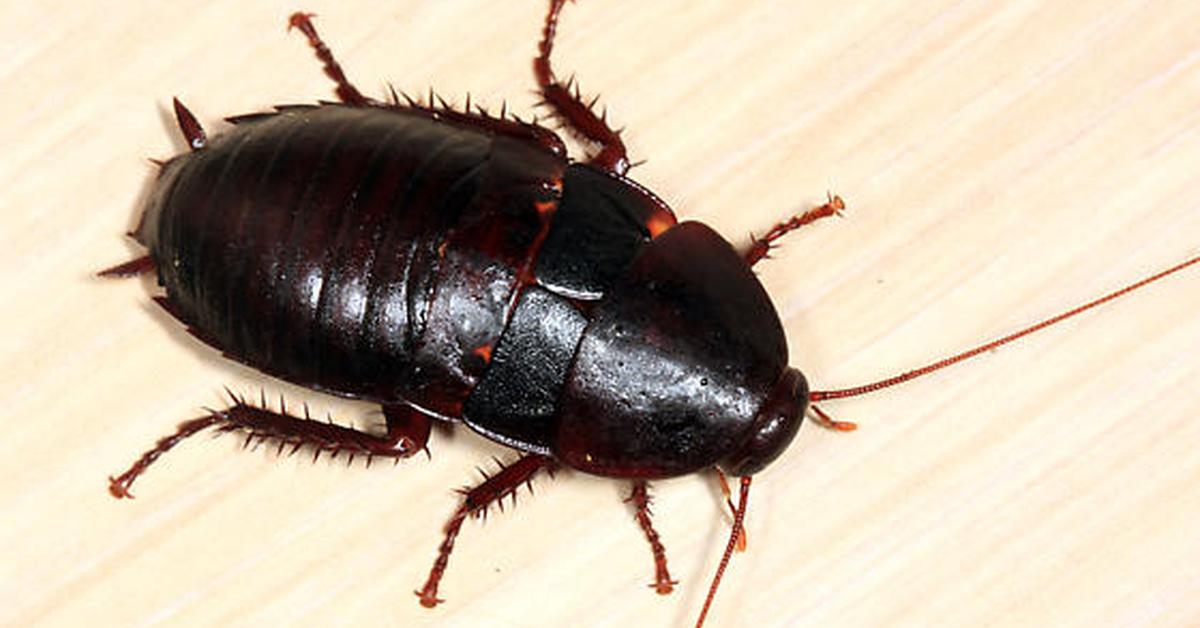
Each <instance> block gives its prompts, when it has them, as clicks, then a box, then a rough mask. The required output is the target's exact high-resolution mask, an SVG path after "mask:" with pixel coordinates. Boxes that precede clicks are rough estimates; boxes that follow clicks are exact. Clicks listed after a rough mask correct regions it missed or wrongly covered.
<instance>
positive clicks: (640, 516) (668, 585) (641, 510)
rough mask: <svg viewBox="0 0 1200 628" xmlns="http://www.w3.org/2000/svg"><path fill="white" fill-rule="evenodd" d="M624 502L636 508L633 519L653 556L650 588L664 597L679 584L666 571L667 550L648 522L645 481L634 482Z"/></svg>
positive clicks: (648, 511)
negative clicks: (652, 573) (639, 527)
mask: <svg viewBox="0 0 1200 628" xmlns="http://www.w3.org/2000/svg"><path fill="white" fill-rule="evenodd" d="M625 501H627V502H633V505H634V508H636V511H635V512H634V517H635V518H636V519H637V522H638V525H639V526H641V528H642V532H644V533H645V534H646V540H647V541H649V542H650V551H651V552H652V553H653V554H654V584H652V585H650V586H652V587H654V590H655V591H657V592H658V593H659V595H666V594H668V593H670V592H671V591H672V590H674V588H675V585H677V584H679V582H678V581H676V580H672V579H671V574H670V572H668V571H667V550H666V548H664V547H663V544H662V541H661V540H659V537H658V531H656V530H655V529H654V523H653V522H652V521H650V492H649V490H648V486H647V484H646V481H645V480H635V481H634V482H633V490H632V492H630V494H629V497H628V498H627V499H626V500H625Z"/></svg>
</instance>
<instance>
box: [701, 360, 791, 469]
mask: <svg viewBox="0 0 1200 628" xmlns="http://www.w3.org/2000/svg"><path fill="white" fill-rule="evenodd" d="M807 409H808V382H807V381H806V380H805V379H804V375H803V374H802V373H801V372H800V371H798V370H796V369H794V368H790V367H789V368H788V369H786V370H784V372H783V375H782V376H780V378H779V381H778V382H776V383H775V388H774V389H772V391H771V394H770V395H768V396H767V399H766V401H764V402H763V404H762V407H761V408H759V410H758V415H757V416H755V418H754V423H753V425H752V426H751V428H750V431H751V436H750V439H749V440H747V441H746V443H745V444H744V445H742V446H741V448H739V449H738V450H737V451H736V452H734V453H733V454H732V455H730V456H727V457H726V458H725V459H724V460H722V461H721V462H720V463H718V465H717V466H718V467H720V468H721V470H722V471H724V472H725V473H727V474H729V475H736V476H746V475H753V474H755V473H758V472H759V471H761V470H762V469H763V468H764V467H766V466H767V465H768V464H770V463H771V462H772V461H773V460H775V459H776V458H778V457H779V455H780V454H782V453H783V450H785V449H787V447H788V445H790V444H791V443H792V439H793V438H795V436H796V432H797V431H798V430H799V429H800V424H801V423H802V422H804V412H805V410H807Z"/></svg>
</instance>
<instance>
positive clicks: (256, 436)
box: [108, 394, 430, 498]
mask: <svg viewBox="0 0 1200 628" xmlns="http://www.w3.org/2000/svg"><path fill="white" fill-rule="evenodd" d="M230 396H231V397H233V395H232V394H231V395H230ZM233 401H234V404H233V405H232V406H230V407H229V408H226V409H225V410H218V411H213V412H211V413H209V414H208V415H207V416H202V417H200V418H197V419H192V420H190V421H185V422H183V423H181V424H180V425H179V428H178V429H177V430H176V431H175V432H174V433H173V434H171V435H169V436H166V437H163V438H161V439H159V441H158V442H157V443H155V445H154V447H152V448H151V449H150V450H149V451H147V452H146V453H144V454H142V456H141V457H140V458H138V460H137V461H136V462H134V463H133V465H131V466H130V467H129V469H128V470H126V471H125V472H124V473H122V474H121V475H118V476H116V477H112V476H110V477H109V478H108V492H109V493H112V496H113V497H117V498H124V497H130V498H131V497H133V494H132V493H130V492H129V488H130V487H131V486H132V485H133V482H134V480H136V479H137V478H138V476H140V475H141V474H142V473H143V472H144V471H145V470H146V469H147V468H148V467H149V466H150V465H151V464H154V461H155V460H157V459H158V458H159V457H160V456H162V455H163V454H165V453H167V452H168V451H170V450H171V449H172V448H173V447H175V446H176V445H178V444H179V443H181V442H183V440H184V439H186V438H188V437H189V436H193V435H195V434H198V433H200V432H202V431H204V430H205V429H208V428H210V427H211V428H214V429H216V431H217V432H238V433H241V434H245V438H246V441H245V444H246V445H250V444H251V443H254V442H256V441H257V442H262V441H273V442H276V443H278V452H279V453H282V452H283V450H284V448H290V452H289V453H295V452H296V451H297V450H299V449H301V448H303V447H309V448H310V449H312V450H313V460H316V459H317V457H319V456H320V455H321V453H328V454H330V455H331V456H332V457H337V456H338V454H341V453H345V454H347V455H348V456H349V460H351V461H352V460H353V459H354V457H355V456H359V455H362V456H366V458H367V464H370V462H371V460H372V459H374V458H392V459H394V460H398V459H400V458H407V457H409V456H411V455H413V454H415V453H416V452H418V451H422V450H424V449H425V445H426V442H427V441H428V440H429V428H430V419H429V417H427V416H425V415H423V414H420V413H418V412H417V411H416V410H413V409H411V408H406V407H400V406H385V407H384V416H385V417H386V419H387V435H386V436H376V435H374V434H368V433H367V432H363V431H360V430H356V429H353V428H349V427H343V426H341V425H334V424H333V423H330V422H323V421H317V420H314V419H312V418H309V416H308V411H307V409H306V410H305V416H303V417H297V416H292V415H290V414H288V413H287V410H286V409H285V408H283V407H282V405H283V404H282V401H281V402H280V406H281V407H280V411H279V412H275V411H273V410H268V409H267V408H266V400H265V399H264V400H263V401H262V403H261V405H259V406H255V405H253V404H250V403H247V402H246V400H245V399H244V398H240V397H233Z"/></svg>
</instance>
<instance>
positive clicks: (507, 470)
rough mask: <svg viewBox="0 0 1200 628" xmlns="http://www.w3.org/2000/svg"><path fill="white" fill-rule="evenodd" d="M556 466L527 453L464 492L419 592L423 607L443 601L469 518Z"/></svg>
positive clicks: (464, 489) (417, 592)
mask: <svg viewBox="0 0 1200 628" xmlns="http://www.w3.org/2000/svg"><path fill="white" fill-rule="evenodd" d="M555 466H556V465H555V463H554V461H553V460H552V459H550V458H548V457H546V456H539V455H536V454H526V455H524V456H521V457H520V458H518V459H517V460H515V461H513V462H511V463H509V464H507V465H502V466H501V467H500V469H499V470H498V471H496V472H495V473H493V474H492V475H490V476H488V477H486V479H484V481H483V482H481V483H480V484H479V485H478V486H476V487H474V488H463V489H461V490H460V492H461V493H462V495H463V501H462V504H461V505H459V507H458V509H457V510H455V511H454V514H453V515H451V516H450V520H449V521H447V522H446V527H445V528H443V530H444V532H445V534H446V537H445V539H443V540H442V544H441V545H440V546H438V555H437V558H436V559H435V560H434V561H433V567H432V568H431V569H430V570H429V578H428V579H426V580H425V586H423V587H421V590H420V591H416V592H415V593H416V594H417V596H418V597H420V598H421V606H424V607H425V608H433V607H434V606H437V605H438V604H439V603H441V602H442V601H443V600H442V599H440V598H438V596H437V590H438V583H440V582H441V581H442V576H443V575H444V574H445V573H446V564H447V563H449V562H450V552H452V551H454V540H455V539H456V538H457V537H458V531H459V529H461V528H462V524H463V521H464V520H465V519H466V518H467V517H468V516H475V517H479V516H483V514H484V513H486V512H487V509H488V507H489V506H491V505H492V504H497V505H499V504H500V503H501V501H502V500H503V499H504V498H506V497H509V496H515V495H516V491H517V489H519V488H521V485H522V484H528V483H529V482H531V481H532V480H533V476H535V475H537V472H538V471H542V470H546V471H548V472H553V470H554V469H555ZM514 499H515V497H514Z"/></svg>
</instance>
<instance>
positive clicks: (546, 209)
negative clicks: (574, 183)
mask: <svg viewBox="0 0 1200 628" xmlns="http://www.w3.org/2000/svg"><path fill="white" fill-rule="evenodd" d="M533 208H534V209H536V210H537V213H538V214H539V215H541V216H543V217H544V216H547V215H549V214H552V213H554V210H555V209H557V208H558V201H538V202H536V203H534V204H533Z"/></svg>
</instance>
